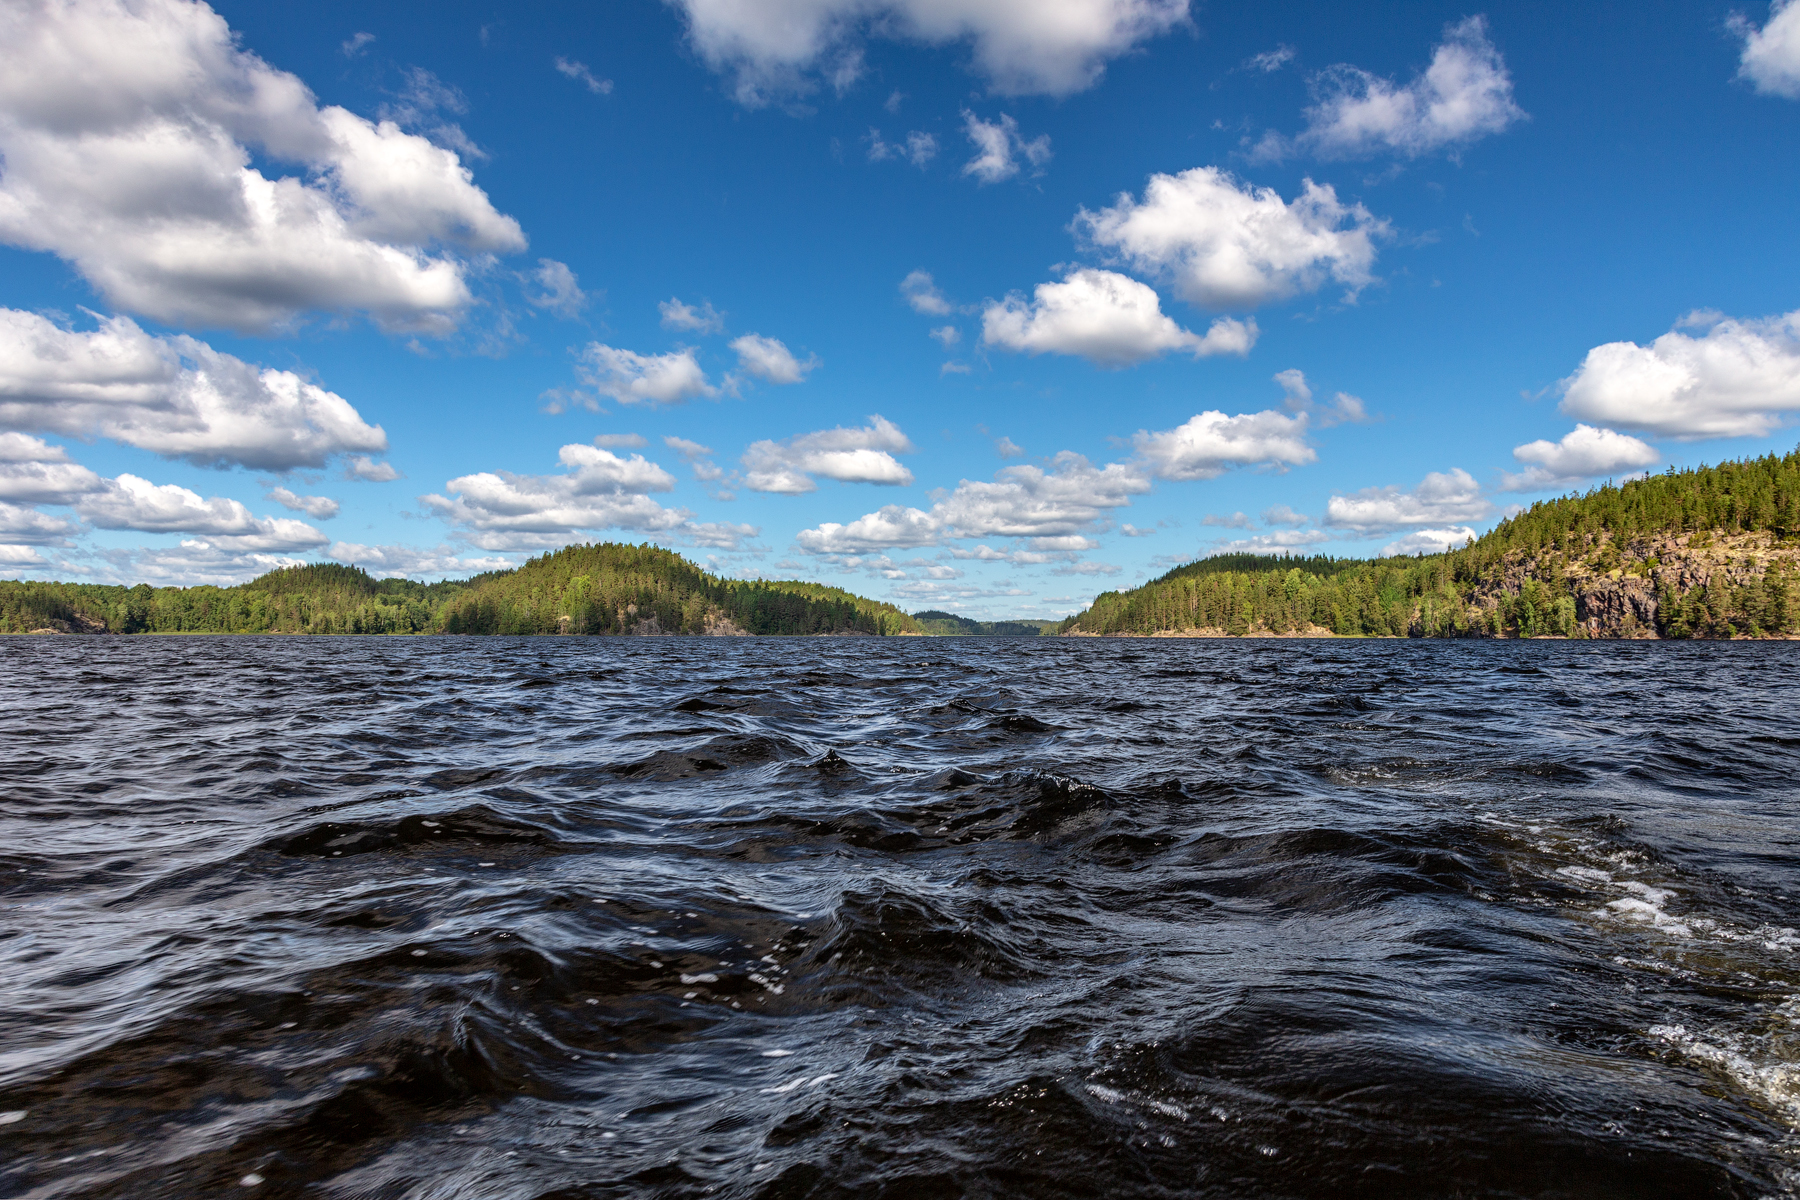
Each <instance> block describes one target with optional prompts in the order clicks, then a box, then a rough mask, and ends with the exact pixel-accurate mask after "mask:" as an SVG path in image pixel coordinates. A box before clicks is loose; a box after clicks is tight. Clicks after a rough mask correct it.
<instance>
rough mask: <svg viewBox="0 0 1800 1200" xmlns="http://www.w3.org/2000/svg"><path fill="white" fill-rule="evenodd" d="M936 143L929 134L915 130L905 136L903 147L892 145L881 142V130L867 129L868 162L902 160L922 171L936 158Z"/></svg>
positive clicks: (935, 139)
mask: <svg viewBox="0 0 1800 1200" xmlns="http://www.w3.org/2000/svg"><path fill="white" fill-rule="evenodd" d="M937 152H938V141H937V138H935V137H933V136H932V135H931V134H929V133H925V132H923V131H921V130H918V129H915V130H913V131H912V132H911V133H909V134H907V135H906V141H905V143H904V144H903V145H893V144H891V143H889V142H884V141H882V140H881V130H879V129H876V128H874V127H870V129H869V161H870V162H886V161H887V160H888V159H890V158H903V159H905V160H906V161H907V162H910V163H911V164H912V165H913V166H915V167H918V168H920V169H921V170H923V169H924V167H925V164H926V163H928V162H930V161H931V160H932V159H934V158H936V157H937Z"/></svg>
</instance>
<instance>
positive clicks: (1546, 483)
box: [1500, 425, 1662, 492]
mask: <svg viewBox="0 0 1800 1200" xmlns="http://www.w3.org/2000/svg"><path fill="white" fill-rule="evenodd" d="M1513 457H1514V458H1516V459H1518V460H1519V461H1520V462H1522V463H1529V464H1532V465H1531V466H1528V467H1527V468H1526V469H1525V470H1523V471H1521V472H1519V473H1518V474H1517V475H1511V474H1508V473H1506V472H1504V471H1503V472H1501V474H1500V479H1501V485H1500V490H1501V491H1503V492H1541V491H1546V490H1548V489H1550V488H1561V487H1568V486H1570V485H1571V484H1576V483H1580V482H1582V481H1583V480H1587V479H1597V478H1599V477H1600V476H1602V475H1618V474H1624V473H1626V472H1635V471H1641V470H1642V469H1644V468H1645V467H1649V466H1654V465H1655V464H1656V463H1658V462H1660V461H1662V455H1661V454H1659V453H1657V451H1656V449H1655V448H1654V447H1652V446H1649V445H1647V444H1645V443H1644V442H1640V441H1638V440H1637V439H1636V438H1634V437H1631V436H1629V435H1627V434H1623V433H1614V432H1613V431H1612V430H1610V429H1596V428H1594V427H1593V426H1592V425H1577V426H1575V428H1574V429H1572V430H1570V431H1569V432H1568V433H1566V434H1564V435H1563V439H1562V441H1560V442H1549V441H1543V440H1541V439H1540V440H1538V441H1535V442H1527V443H1526V444H1525V445H1523V446H1517V447H1514V449H1513Z"/></svg>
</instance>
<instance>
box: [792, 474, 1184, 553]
mask: <svg viewBox="0 0 1800 1200" xmlns="http://www.w3.org/2000/svg"><path fill="white" fill-rule="evenodd" d="M1149 490H1150V480H1149V478H1148V477H1147V476H1146V475H1145V474H1144V473H1143V472H1142V471H1141V470H1139V469H1138V468H1136V467H1134V466H1131V465H1129V464H1125V463H1108V464H1107V465H1106V466H1104V467H1096V466H1094V465H1093V464H1092V463H1090V462H1089V461H1088V460H1087V459H1086V458H1084V457H1082V456H1081V455H1079V454H1075V453H1073V452H1071V451H1067V450H1065V451H1063V452H1062V453H1060V454H1058V455H1056V456H1055V457H1054V458H1053V459H1051V460H1050V465H1049V467H1048V469H1046V468H1044V467H1039V466H1031V465H1021V466H1015V467H1005V468H1002V469H1001V470H1000V471H999V472H997V473H996V474H995V476H994V478H993V480H992V481H983V480H970V479H965V480H963V481H962V482H960V483H958V484H957V485H956V487H955V489H954V490H952V491H951V492H950V493H949V494H948V495H945V496H944V497H943V498H942V499H940V500H938V501H937V502H936V503H935V504H933V505H932V506H931V511H929V512H926V511H924V510H922V509H917V508H905V507H902V506H900V505H897V504H889V505H887V506H885V507H883V508H881V509H878V510H877V511H875V512H872V513H868V514H866V515H864V516H862V517H859V518H857V519H856V520H855V521H852V522H850V523H849V524H847V525H846V524H839V523H837V522H832V521H828V522H825V523H824V524H822V525H819V526H817V527H815V528H813V529H807V530H802V531H801V532H800V533H799V534H798V535H797V537H796V538H795V540H796V541H797V542H798V543H799V544H800V547H801V548H802V549H804V550H806V551H809V552H810V553H813V554H865V553H869V552H871V551H878V550H892V549H906V548H910V547H916V546H935V545H937V544H938V543H940V542H941V541H944V540H945V539H949V538H981V537H1012V538H1029V539H1035V540H1036V544H1038V545H1050V544H1053V543H1046V542H1044V541H1043V540H1042V539H1046V538H1051V539H1065V538H1073V537H1077V536H1078V535H1085V534H1086V533H1088V532H1089V531H1091V530H1093V529H1095V528H1097V527H1098V526H1099V525H1101V524H1102V523H1103V522H1104V521H1105V520H1106V519H1107V518H1108V516H1109V514H1110V513H1111V512H1112V511H1113V510H1114V509H1117V508H1123V507H1125V506H1126V505H1129V504H1130V503H1131V497H1133V496H1136V495H1142V494H1143V493H1145V492H1147V491H1149ZM1083 541H1085V539H1083ZM1056 545H1057V549H1055V550H1037V551H1026V552H1019V553H1015V554H1011V555H1000V557H1002V558H1005V559H1006V561H1009V562H1015V563H1020V562H1025V561H1042V562H1050V561H1053V560H1054V559H1055V558H1057V557H1058V556H1062V557H1066V556H1067V554H1068V553H1070V552H1071V551H1070V547H1071V546H1072V545H1073V543H1067V542H1064V543H1056ZM1020 553H1025V554H1031V553H1036V554H1040V555H1043V557H1042V558H1041V559H1030V560H1026V559H1022V558H1020V557H1019V554H1020ZM994 554H998V552H994ZM977 557H981V556H979V555H978V556H977Z"/></svg>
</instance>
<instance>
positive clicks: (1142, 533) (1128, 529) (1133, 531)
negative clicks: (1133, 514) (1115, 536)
mask: <svg viewBox="0 0 1800 1200" xmlns="http://www.w3.org/2000/svg"><path fill="white" fill-rule="evenodd" d="M1119 532H1120V533H1122V534H1124V535H1125V536H1126V537H1155V536H1156V530H1154V529H1139V528H1138V527H1137V526H1136V525H1131V524H1125V525H1121V526H1119Z"/></svg>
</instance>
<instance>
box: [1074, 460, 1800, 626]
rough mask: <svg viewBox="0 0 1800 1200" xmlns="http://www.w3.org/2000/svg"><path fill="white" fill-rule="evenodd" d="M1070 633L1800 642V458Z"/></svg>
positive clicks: (1179, 586)
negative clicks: (1423, 553) (1442, 548)
mask: <svg viewBox="0 0 1800 1200" xmlns="http://www.w3.org/2000/svg"><path fill="white" fill-rule="evenodd" d="M1060 631H1061V632H1063V633H1065V634H1074V635H1083V634H1086V635H1095V634H1165V635H1181V634H1190V635H1246V634H1250V635H1308V634H1314V635H1323V634H1340V635H1373V636H1388V637H1402V636H1407V637H1537V636H1561V637H1615V638H1617V637H1623V638H1653V637H1665V638H1733V637H1794V636H1800V450H1796V451H1794V452H1793V453H1790V454H1787V455H1785V456H1777V455H1769V456H1766V457H1763V458H1757V459H1747V460H1744V461H1740V462H1728V463H1722V464H1720V465H1719V466H1716V467H1699V468H1694V469H1690V470H1684V471H1673V470H1671V471H1669V472H1668V473H1666V474H1662V475H1653V476H1650V477H1648V478H1645V479H1638V480H1632V481H1630V482H1627V483H1625V484H1622V485H1619V486H1613V485H1610V484H1609V485H1607V486H1604V487H1599V488H1595V489H1594V490H1592V491H1589V492H1587V493H1586V494H1584V495H1579V496H1575V495H1571V496H1564V497H1562V498H1560V499H1556V500H1547V501H1542V502H1540V503H1537V504H1534V505H1532V506H1531V508H1530V509H1528V510H1527V511H1525V512H1523V513H1520V514H1518V515H1517V516H1515V517H1512V518H1510V519H1508V520H1506V521H1503V522H1501V523H1500V525H1498V526H1497V527H1495V529H1494V530H1493V531H1492V532H1490V533H1488V534H1487V535H1486V536H1484V537H1482V538H1481V539H1479V540H1478V541H1476V542H1474V543H1473V544H1471V545H1470V546H1468V547H1466V548H1464V549H1461V550H1454V551H1451V552H1449V553H1447V554H1435V555H1431V556H1429V557H1418V558H1386V559H1375V560H1372V561H1370V560H1356V559H1332V558H1323V557H1315V558H1283V557H1259V556H1255V555H1228V556H1220V557H1217V558H1211V559H1205V560H1202V561H1200V562H1195V563H1189V564H1187V565H1186V566H1182V567H1177V568H1176V569H1175V570H1173V571H1170V572H1169V573H1168V574H1166V575H1164V576H1162V577H1161V578H1159V579H1154V580H1152V581H1150V582H1149V583H1147V584H1145V585H1144V586H1142V587H1139V588H1136V589H1133V590H1132V591H1128V592H1106V593H1104V594H1102V595H1100V596H1098V597H1096V598H1095V599H1094V603H1093V605H1092V606H1091V607H1090V608H1089V609H1088V610H1087V611H1086V612H1084V613H1081V614H1080V615H1079V616H1075V617H1071V618H1070V619H1069V620H1067V621H1065V622H1063V624H1062V626H1061V629H1060Z"/></svg>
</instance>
